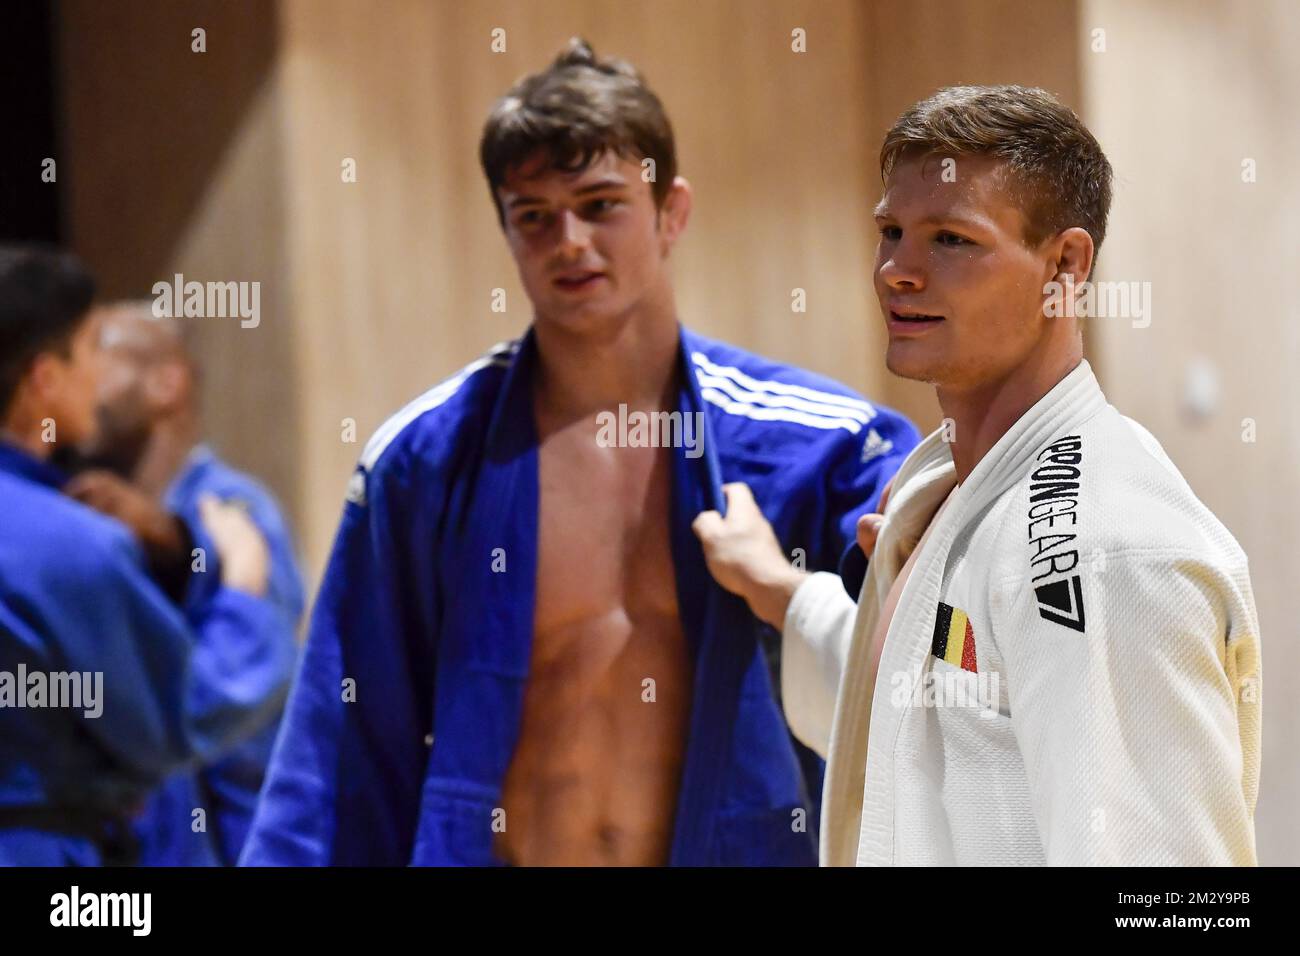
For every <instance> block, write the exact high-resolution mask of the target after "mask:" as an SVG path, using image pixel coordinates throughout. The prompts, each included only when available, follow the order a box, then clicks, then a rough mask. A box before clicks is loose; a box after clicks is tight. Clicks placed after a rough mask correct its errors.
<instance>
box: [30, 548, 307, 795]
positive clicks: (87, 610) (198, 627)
mask: <svg viewBox="0 0 1300 956" xmlns="http://www.w3.org/2000/svg"><path fill="white" fill-rule="evenodd" d="M204 573H208V574H210V573H212V572H211V571H208V572H204ZM36 590H37V593H40V594H42V595H44V600H45V602H46V603H45V607H44V608H43V610H42V611H38V612H36V613H38V614H39V615H40V616H42V617H43V618H44V620H43V621H42V622H41V627H40V630H41V632H42V633H46V634H51V635H53V637H54V640H53V644H54V646H56V647H57V649H58V653H59V654H60V655H61V656H62V658H63V660H64V663H65V664H66V666H67V667H68V668H70V669H71V670H74V671H90V672H99V673H102V675H103V677H102V680H103V695H102V699H103V704H102V712H101V713H100V715H99V716H98V717H94V718H90V717H88V718H87V719H86V720H85V722H84V727H85V729H86V731H87V733H89V734H90V735H91V736H92V737H94V738H95V739H96V740H97V741H98V742H99V743H100V744H101V745H102V746H103V747H104V748H105V750H106V751H107V752H109V753H110V754H111V755H112V756H113V757H114V758H115V759H116V760H118V761H119V762H120V763H121V764H122V765H123V766H124V767H126V768H129V769H130V770H131V771H132V772H133V774H135V775H138V776H139V777H140V779H141V780H156V779H159V778H161V777H163V776H164V775H165V774H166V773H168V772H169V771H171V770H172V769H174V768H176V767H178V766H180V765H183V764H185V763H187V762H190V761H203V760H210V759H212V758H213V757H215V756H216V755H218V754H219V753H220V752H221V751H222V750H223V749H224V748H226V747H228V746H230V745H232V744H234V743H236V742H237V741H238V740H240V739H242V738H243V737H246V736H247V735H248V734H250V733H251V732H252V731H253V730H255V729H256V727H257V726H258V725H259V723H261V722H262V721H264V720H265V719H266V718H265V715H266V712H267V711H268V710H273V709H274V708H275V707H278V706H279V705H280V703H281V702H282V701H283V698H284V693H285V690H286V688H287V686H288V681H289V676H290V674H291V672H292V657H287V656H285V655H283V654H269V655H268V654H267V653H266V652H265V646H264V645H265V642H264V641H263V639H262V635H263V634H265V633H266V631H267V630H268V629H269V628H274V627H277V626H279V624H278V620H277V611H276V610H275V608H274V607H273V606H272V605H271V604H270V603H269V602H267V601H265V600H262V599H259V598H255V597H253V596H251V595H248V594H244V593H242V592H239V591H234V590H231V589H229V588H225V587H217V588H216V589H215V590H214V591H213V592H212V596H211V598H210V599H209V600H208V601H207V602H206V603H205V604H204V605H203V607H202V609H201V611H200V614H199V616H198V619H197V620H196V621H195V629H194V630H193V631H192V630H191V628H190V625H188V624H187V623H186V620H185V618H184V616H183V615H182V614H181V612H180V611H179V610H178V609H177V608H176V607H175V606H174V605H173V604H171V602H169V601H168V600H167V598H166V597H165V595H164V594H163V593H162V592H161V591H160V590H159V589H158V588H157V587H156V586H155V584H154V582H153V581H152V579H151V578H150V577H149V575H148V573H147V571H146V570H145V560H144V555H143V553H142V551H141V549H140V547H139V545H138V544H137V543H136V541H135V539H134V538H133V537H131V535H130V534H129V532H127V531H126V529H125V528H121V527H120V526H116V525H115V526H114V527H113V528H112V529H111V530H110V531H108V532H106V533H105V534H104V535H101V536H97V537H88V538H86V539H84V540H83V541H82V542H81V544H80V547H79V548H78V549H76V550H75V551H70V552H69V553H68V554H67V555H66V560H65V561H64V562H63V563H62V564H61V565H60V566H58V568H57V573H52V574H50V575H49V576H48V578H47V580H45V581H44V582H43V583H42V587H41V588H39V589H36Z"/></svg>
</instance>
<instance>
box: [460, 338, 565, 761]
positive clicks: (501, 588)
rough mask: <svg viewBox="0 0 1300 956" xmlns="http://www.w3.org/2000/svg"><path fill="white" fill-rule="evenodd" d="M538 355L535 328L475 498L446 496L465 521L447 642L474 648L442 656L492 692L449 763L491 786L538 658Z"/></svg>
mask: <svg viewBox="0 0 1300 956" xmlns="http://www.w3.org/2000/svg"><path fill="white" fill-rule="evenodd" d="M536 361H537V345H536V342H535V341H534V338H533V332H532V330H531V329H530V330H529V331H528V333H527V334H526V335H525V336H524V337H523V339H522V340H521V341H520V343H519V348H518V350H517V352H516V353H515V355H514V357H513V360H512V361H511V362H510V364H509V366H508V367H507V369H506V372H505V378H504V380H503V382H502V385H501V389H500V391H499V392H498V394H497V398H496V402H495V404H494V406H493V408H492V411H491V417H490V418H489V420H488V421H487V423H486V430H485V442H484V453H483V455H482V457H481V458H480V459H479V461H478V462H477V468H478V470H477V474H474V475H471V476H469V479H468V481H465V482H463V483H459V484H460V488H461V489H462V490H463V492H464V493H465V494H467V495H468V501H457V500H456V499H457V498H459V497H460V494H459V493H456V494H454V495H453V499H452V500H451V501H449V502H448V504H449V508H450V514H451V515H453V516H459V521H457V519H456V518H454V517H453V519H452V520H453V522H455V523H456V524H457V527H456V531H455V534H454V535H453V540H455V541H456V542H458V543H457V545H456V546H455V547H454V549H453V550H452V551H451V553H449V554H447V555H445V557H444V560H454V561H455V562H456V563H457V565H458V568H457V572H456V573H454V574H452V575H449V580H450V581H451V582H452V587H453V590H452V591H451V592H450V593H448V595H447V600H448V603H449V605H450V608H449V610H451V611H452V613H453V614H454V615H455V616H457V617H459V618H460V626H458V627H454V628H448V629H446V630H444V632H443V633H444V638H443V639H444V641H447V640H456V641H460V642H468V644H469V645H472V646H467V647H461V648H451V647H444V648H442V649H441V651H440V657H442V656H444V655H445V654H446V652H448V651H451V652H453V653H455V656H456V657H459V658H460V659H462V660H467V661H468V662H469V667H470V668H471V669H472V670H473V671H474V672H475V673H474V674H473V675H472V677H470V679H471V680H472V681H473V682H474V684H475V685H476V687H477V688H478V689H479V690H482V691H488V688H492V690H491V691H488V696H487V697H486V698H484V699H482V704H483V706H479V707H476V708H475V709H474V714H473V718H472V720H473V725H472V726H471V725H470V723H468V722H467V723H465V724H463V725H461V727H460V728H459V729H460V730H462V731H463V732H465V733H466V734H468V735H469V739H467V740H466V745H465V746H464V747H462V748H458V751H459V752H458V753H457V754H456V755H455V758H454V760H455V763H456V764H458V766H455V767H452V768H447V769H448V770H451V771H452V772H455V773H457V775H460V774H462V773H463V774H464V775H465V776H466V777H468V778H469V779H472V780H478V781H480V782H482V783H485V784H489V785H492V786H499V785H500V784H501V781H503V780H504V779H505V774H506V770H507V769H508V768H509V766H510V759H511V757H512V756H513V755H514V750H515V745H516V744H517V743H518V740H519V731H520V726H521V723H522V719H523V703H524V689H525V684H526V682H527V679H528V671H529V663H530V658H531V655H532V642H533V605H534V603H535V600H536V593H537V534H538V506H539V503H540V502H539V490H538V457H537V427H536V424H535V420H534V416H533V396H532V378H533V369H534V367H535V365H536ZM502 567H504V571H501V570H498V569H500V568H502ZM439 669H440V670H441V667H440V668H439ZM465 676H469V675H465ZM458 723H459V721H458ZM444 772H446V771H444Z"/></svg>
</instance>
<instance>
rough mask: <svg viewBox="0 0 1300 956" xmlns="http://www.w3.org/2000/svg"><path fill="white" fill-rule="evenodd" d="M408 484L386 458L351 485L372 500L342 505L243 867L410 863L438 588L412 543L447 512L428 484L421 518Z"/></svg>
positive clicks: (400, 465) (397, 464) (393, 458)
mask: <svg viewBox="0 0 1300 956" xmlns="http://www.w3.org/2000/svg"><path fill="white" fill-rule="evenodd" d="M361 482H364V485H362V484H361ZM409 485H410V480H409V479H408V477H407V473H406V465H405V463H404V462H403V460H402V459H401V457H400V456H399V455H397V454H395V453H392V452H390V454H388V455H386V456H385V457H384V458H382V459H381V460H380V462H379V463H378V464H377V465H376V467H375V470H374V471H373V472H371V473H370V474H369V475H367V474H366V473H365V472H364V471H359V472H358V473H357V475H356V476H354V483H353V486H352V487H353V488H364V494H355V493H354V494H352V495H351V496H350V497H351V499H352V500H349V502H348V503H347V504H346V505H345V507H344V512H343V519H342V523H341V524H340V526H339V531H338V534H337V537H336V538H335V542H334V548H333V552H332V554H331V556H330V560H329V564H328V567H327V569H326V572H325V577H324V580H323V581H322V584H321V590H320V595H319V597H318V598H317V602H316V606H315V609H314V611H313V614H312V620H311V626H310V630H309V634H308V638H307V646H306V649H305V652H304V655H303V658H302V662H301V664H300V667H299V671H298V676H297V679H296V681H295V684H294V688H293V691H292V693H291V695H290V699H289V706H288V709H287V713H286V715H285V719H284V722H283V724H282V726H281V729H280V736H279V739H278V740H277V742H276V746H275V751H274V753H273V755H272V758H271V766H270V769H269V770H268V772H267V779H266V784H265V785H264V787H263V789H262V796H261V799H260V801H259V804H258V808H257V812H256V815H255V816H254V820H253V827H252V831H251V833H250V834H249V838H248V843H247V844H246V846H245V849H244V852H243V855H242V856H241V858H240V863H241V864H242V865H246V866H248V865H251V866H304V865H374V866H381V865H404V864H405V863H406V862H407V861H408V860H409V858H410V853H411V847H412V844H413V841H414V836H415V827H416V820H417V816H418V811H419V802H420V786H421V781H422V779H423V774H424V765H425V763H426V761H427V759H428V750H427V747H426V745H425V735H426V734H427V733H428V732H429V730H430V724H431V721H432V708H433V698H432V692H433V686H432V685H433V674H432V663H431V660H432V655H431V653H430V651H431V649H432V646H433V637H434V622H435V621H436V613H435V611H434V607H435V602H436V597H435V589H436V584H435V581H434V576H433V574H432V570H431V558H429V557H428V554H429V552H431V551H432V549H431V548H430V547H427V546H426V547H423V548H420V549H415V552H416V553H413V549H411V548H410V547H409V545H408V542H409V541H411V540H426V538H425V537H424V536H425V534H426V532H428V528H427V525H426V524H423V523H417V522H426V521H427V515H428V514H429V513H431V512H437V511H439V509H437V507H436V505H435V504H434V503H435V502H436V501H437V500H438V499H437V489H436V488H434V487H431V485H430V483H429V482H428V481H427V480H423V481H421V483H420V486H419V492H420V493H419V498H420V501H421V502H422V503H423V505H424V507H423V508H421V509H420V512H421V513H420V514H419V515H414V514H413V513H412V511H413V509H411V508H410V507H408V503H409V502H410V501H411V500H412V498H413V496H412V495H411V494H410V493H409ZM431 505H432V506H433V507H430V506H431ZM422 529H423V530H422ZM428 533H431V532H428ZM431 540H432V538H431V537H429V538H427V541H431Z"/></svg>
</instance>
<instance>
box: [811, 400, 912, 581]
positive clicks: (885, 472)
mask: <svg viewBox="0 0 1300 956" xmlns="http://www.w3.org/2000/svg"><path fill="white" fill-rule="evenodd" d="M845 434H846V439H847V440H845V441H842V442H841V443H840V445H839V448H838V450H837V453H836V455H835V457H834V458H833V459H832V461H831V462H830V464H829V467H828V468H827V470H826V492H825V493H826V509H825V516H826V520H827V523H828V531H827V534H826V540H829V541H832V542H834V543H835V545H836V547H837V548H838V549H839V551H838V566H839V571H840V580H841V581H843V582H844V589H845V590H846V591H848V592H849V596H850V597H852V598H853V599H854V600H855V601H856V600H857V599H858V592H859V591H861V590H862V580H863V578H865V577H866V574H867V558H866V555H864V554H863V553H862V550H861V549H860V548H859V547H858V543H857V540H858V539H857V528H858V518H860V517H862V516H863V515H864V514H871V513H872V512H873V511H877V510H879V506H880V494H881V492H882V491H884V489H885V485H886V484H888V483H889V480H890V479H891V478H893V477H894V474H895V472H897V471H898V469H899V466H901V465H902V464H903V460H904V459H905V458H907V456H908V455H909V454H910V453H911V451H912V449H913V448H915V447H916V446H917V444H918V443H919V442H920V440H921V435H920V433H919V432H918V431H917V430H916V427H915V426H914V425H913V424H912V423H911V422H909V421H908V420H907V419H906V418H904V417H903V416H902V415H900V414H899V413H898V412H896V411H894V410H892V409H889V408H884V407H881V406H876V417H875V418H873V419H872V420H871V423H870V425H869V426H868V427H867V430H866V433H865V435H864V434H863V433H861V432H859V433H858V434H857V435H848V433H845Z"/></svg>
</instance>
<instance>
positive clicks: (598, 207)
mask: <svg viewBox="0 0 1300 956" xmlns="http://www.w3.org/2000/svg"><path fill="white" fill-rule="evenodd" d="M617 205H618V200H617V199H594V200H592V201H591V202H589V203H587V214H588V215H592V216H603V215H604V214H605V213H607V212H609V211H610V210H611V209H613V208H614V207H615V206H617Z"/></svg>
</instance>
